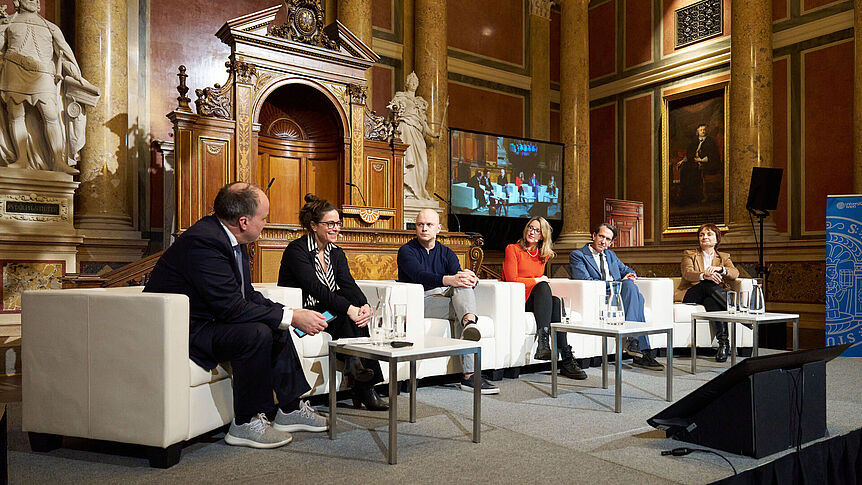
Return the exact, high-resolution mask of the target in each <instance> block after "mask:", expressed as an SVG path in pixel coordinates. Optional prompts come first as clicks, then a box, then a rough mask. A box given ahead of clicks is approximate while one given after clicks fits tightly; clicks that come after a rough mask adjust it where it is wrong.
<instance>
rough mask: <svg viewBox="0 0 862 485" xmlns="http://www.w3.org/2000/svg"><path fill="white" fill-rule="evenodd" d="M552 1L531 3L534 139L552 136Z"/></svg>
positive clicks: (531, 80)
mask: <svg viewBox="0 0 862 485" xmlns="http://www.w3.org/2000/svg"><path fill="white" fill-rule="evenodd" d="M550 42H551V0H530V137H532V138H537V139H539V140H548V139H550V137H551V55H550V54H551V53H550V50H551V44H550Z"/></svg>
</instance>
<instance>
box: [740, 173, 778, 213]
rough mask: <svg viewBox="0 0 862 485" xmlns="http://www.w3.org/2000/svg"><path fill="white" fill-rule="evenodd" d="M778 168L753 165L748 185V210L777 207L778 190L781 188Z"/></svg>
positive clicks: (770, 209)
mask: <svg viewBox="0 0 862 485" xmlns="http://www.w3.org/2000/svg"><path fill="white" fill-rule="evenodd" d="M783 172H784V170H782V169H780V168H765V167H754V168H753V169H752V171H751V185H749V187H748V202H746V204H745V208H746V209H748V210H759V211H774V210H775V209H777V208H778V192H779V191H780V190H781V175H782V173H783Z"/></svg>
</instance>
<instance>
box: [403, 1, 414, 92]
mask: <svg viewBox="0 0 862 485" xmlns="http://www.w3.org/2000/svg"><path fill="white" fill-rule="evenodd" d="M402 5H403V8H404V13H403V15H402V16H401V18H402V19H403V22H402V24H401V25H402V27H401V31H402V34H401V35H402V41H401V46H402V48H401V72H402V76H401V81H402V82H404V81H406V80H407V76H409V75H410V73H411V72H413V71H414V66H413V46H414V45H415V44H414V42H413V38H414V32H413V25H414V23H413V11H414V10H413V9H414V5H413V0H403V2H402Z"/></svg>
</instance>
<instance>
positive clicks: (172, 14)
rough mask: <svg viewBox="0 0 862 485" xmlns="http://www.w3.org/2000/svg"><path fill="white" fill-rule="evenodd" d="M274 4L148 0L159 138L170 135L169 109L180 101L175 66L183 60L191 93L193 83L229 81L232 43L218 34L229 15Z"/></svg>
mask: <svg viewBox="0 0 862 485" xmlns="http://www.w3.org/2000/svg"><path fill="white" fill-rule="evenodd" d="M271 6H273V2H272V0H232V1H230V2H220V3H219V4H218V9H216V11H215V12H214V11H213V4H212V2H209V1H206V0H187V1H185V2H183V6H182V8H177V2H176V1H174V0H151V2H150V131H149V134H150V135H151V136H152V137H153V138H155V139H158V140H168V139H170V136H171V133H172V130H173V128H172V127H171V122H170V121H169V120H168V119H167V118H165V115H166V114H167V113H168V112H170V111H173V110H174V109H176V107H177V96H178V94H177V84H178V81H177V66H179V65H180V64H184V65H185V66H186V68H187V70H186V74H188V76H189V78H188V80H187V81H186V84H187V85H188V86H189V93H188V95H187V96H188V97H189V98H191V99H192V101H194V99H195V96H194V93H195V89H202V88H205V87H207V86H212V85H213V83H220V84H223V83H224V82H225V81H227V73H226V72H225V67H224V63H225V61H227V60H228V55H230V49H229V48H228V46H227V45H225V44H222V42H221V41H220V40H219V39H218V38H217V37H216V36H215V33H216V31H217V30H218V29H219V28H220V27H221V26H222V25H224V23H225V22H226V21H228V20H230V19H233V18H236V17H240V16H242V15H246V14H250V13H252V12H256V11H258V10H263V9H265V8H267V7H271Z"/></svg>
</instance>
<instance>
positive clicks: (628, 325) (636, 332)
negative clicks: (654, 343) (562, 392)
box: [551, 322, 673, 413]
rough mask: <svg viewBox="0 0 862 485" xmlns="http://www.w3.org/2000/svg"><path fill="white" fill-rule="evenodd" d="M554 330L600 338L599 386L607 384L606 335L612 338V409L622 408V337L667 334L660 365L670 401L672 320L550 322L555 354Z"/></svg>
mask: <svg viewBox="0 0 862 485" xmlns="http://www.w3.org/2000/svg"><path fill="white" fill-rule="evenodd" d="M557 332H569V333H580V334H584V335H597V336H600V337H601V338H602V389H607V388H608V337H613V338H614V339H616V355H617V358H616V367H615V374H614V379H615V381H614V387H615V392H614V411H615V412H618V413H619V412H622V397H623V391H622V389H623V387H622V385H623V363H622V361H623V359H622V358H621V357H622V355H623V340H625V338H626V337H637V336H640V335H649V334H653V333H664V334H667V341H668V352H667V363H666V365H665V367H664V370H665V375H666V377H667V396H666V397H665V400H667V401H673V347H672V343H671V342H673V323H645V322H625V323H623V324H622V325H608V324H605V323H602V324H599V323H596V324H585V323H573V324H565V323H551V355H552V356H556V355H557ZM551 397H557V359H556V358H552V359H551Z"/></svg>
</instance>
